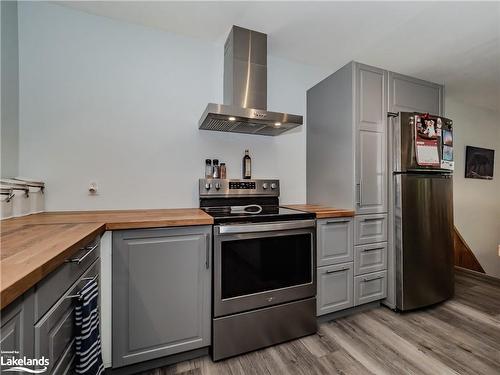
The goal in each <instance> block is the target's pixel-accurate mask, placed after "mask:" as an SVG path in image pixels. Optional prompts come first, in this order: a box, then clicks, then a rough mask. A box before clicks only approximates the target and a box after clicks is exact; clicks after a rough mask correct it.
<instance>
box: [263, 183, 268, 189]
mask: <svg viewBox="0 0 500 375" xmlns="http://www.w3.org/2000/svg"><path fill="white" fill-rule="evenodd" d="M267 188H268V185H267V182H264V183H263V184H262V189H264V190H266V189H267Z"/></svg>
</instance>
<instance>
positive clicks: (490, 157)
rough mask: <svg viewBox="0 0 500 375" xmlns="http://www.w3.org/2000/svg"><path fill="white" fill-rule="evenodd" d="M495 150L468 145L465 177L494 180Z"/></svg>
mask: <svg viewBox="0 0 500 375" xmlns="http://www.w3.org/2000/svg"><path fill="white" fill-rule="evenodd" d="M494 161H495V150H490V149H487V148H482V147H474V146H466V149H465V178H479V179H482V180H493V169H494Z"/></svg>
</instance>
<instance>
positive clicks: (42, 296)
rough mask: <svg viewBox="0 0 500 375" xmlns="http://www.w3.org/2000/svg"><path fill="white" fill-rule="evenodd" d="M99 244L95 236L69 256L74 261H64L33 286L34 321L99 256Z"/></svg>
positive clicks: (98, 239)
mask: <svg viewBox="0 0 500 375" xmlns="http://www.w3.org/2000/svg"><path fill="white" fill-rule="evenodd" d="M99 245H100V238H96V239H95V240H94V241H92V242H90V243H89V244H88V245H87V246H85V247H84V248H82V249H80V250H79V251H78V252H77V253H76V254H74V255H73V256H72V257H71V259H73V260H75V261H73V262H65V263H64V264H62V265H61V266H60V267H59V268H57V269H56V270H54V271H53V272H51V273H50V274H49V275H48V276H47V277H46V278H44V279H43V280H42V281H40V282H39V283H38V284H37V285H36V286H35V321H37V320H38V319H40V318H41V317H42V316H43V315H44V314H45V313H46V312H47V311H48V310H49V309H50V307H51V306H52V305H54V303H55V302H56V301H57V300H58V299H59V298H61V295H62V294H63V293H64V292H65V291H66V290H67V289H68V288H69V287H70V286H71V284H73V283H74V282H75V281H76V280H78V278H79V277H80V276H81V275H82V274H83V273H84V272H85V271H86V270H87V269H88V268H89V267H90V265H92V264H93V263H94V262H95V260H96V259H98V258H99V255H100V249H99Z"/></svg>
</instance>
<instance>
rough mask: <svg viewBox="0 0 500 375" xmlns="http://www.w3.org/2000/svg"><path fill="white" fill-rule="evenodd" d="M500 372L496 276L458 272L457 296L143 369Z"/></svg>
mask: <svg viewBox="0 0 500 375" xmlns="http://www.w3.org/2000/svg"><path fill="white" fill-rule="evenodd" d="M164 374H182V375H188V374H195V375H212V374H213V375H219V374H221V375H237V374H245V375H246V374H249V375H261V374H262V375H274V374H356V375H358V374H431V375H441V374H495V375H499V374H500V283H495V282H490V281H488V280H479V279H477V278H475V277H472V276H469V275H467V274H465V273H462V272H460V273H457V276H456V294H455V297H454V298H453V299H452V300H450V301H447V302H445V303H442V304H440V305H438V306H435V307H432V308H428V309H423V310H419V311H416V312H410V313H405V314H399V313H395V312H393V311H391V310H389V309H388V308H385V307H380V308H376V309H373V310H370V311H367V312H363V313H359V314H355V315H352V316H349V317H346V318H342V319H337V320H335V321H331V322H328V323H323V324H321V325H320V326H319V331H318V333H317V334H316V335H313V336H308V337H305V338H301V339H298V340H294V341H290V342H287V343H284V344H281V345H276V346H274V347H271V348H267V349H263V350H259V351H256V352H252V353H249V354H245V355H241V356H238V357H235V358H231V359H228V360H225V361H220V362H217V363H214V362H212V361H211V360H210V359H209V357H203V358H199V359H195V360H191V361H186V362H182V363H178V364H176V365H172V366H168V367H164V368H160V369H156V370H153V371H149V372H147V373H143V375H164Z"/></svg>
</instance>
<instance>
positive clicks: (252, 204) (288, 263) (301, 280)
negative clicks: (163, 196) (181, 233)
mask: <svg viewBox="0 0 500 375" xmlns="http://www.w3.org/2000/svg"><path fill="white" fill-rule="evenodd" d="M199 193H200V208H202V209H203V210H205V211H206V212H207V213H208V214H210V215H211V216H213V218H214V224H215V225H214V244H213V245H214V246H213V249H214V256H213V259H214V275H213V326H212V338H213V340H212V345H213V346H212V358H213V359H214V360H220V359H223V358H227V357H231V356H234V355H237V354H241V353H245V352H248V351H251V350H255V349H259V348H262V347H265V346H269V345H273V344H276V343H279V342H283V341H287V340H290V339H293V338H296V337H301V336H305V335H309V334H313V333H315V332H316V330H317V325H316V297H315V296H316V275H315V269H316V254H315V221H314V215H313V214H310V213H306V212H301V211H297V210H291V209H287V208H282V207H279V181H278V180H219V179H200V181H199Z"/></svg>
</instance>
